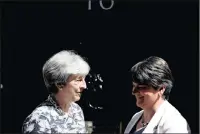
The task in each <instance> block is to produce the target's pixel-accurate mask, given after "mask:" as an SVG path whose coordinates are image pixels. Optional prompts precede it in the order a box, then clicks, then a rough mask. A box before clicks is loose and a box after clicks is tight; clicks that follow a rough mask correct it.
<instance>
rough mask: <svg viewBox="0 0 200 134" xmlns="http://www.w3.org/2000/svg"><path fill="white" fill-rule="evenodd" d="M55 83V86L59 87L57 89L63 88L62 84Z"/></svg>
mask: <svg viewBox="0 0 200 134" xmlns="http://www.w3.org/2000/svg"><path fill="white" fill-rule="evenodd" d="M55 85H56V87H57V88H58V89H59V90H62V89H63V87H64V86H63V85H61V84H55Z"/></svg>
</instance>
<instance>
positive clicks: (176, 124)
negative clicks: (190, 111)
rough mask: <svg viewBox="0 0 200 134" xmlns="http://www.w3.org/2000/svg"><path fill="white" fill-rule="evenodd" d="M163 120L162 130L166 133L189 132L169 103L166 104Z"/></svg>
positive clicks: (180, 116) (183, 119)
mask: <svg viewBox="0 0 200 134" xmlns="http://www.w3.org/2000/svg"><path fill="white" fill-rule="evenodd" d="M167 105H168V106H167V109H166V112H165V118H164V122H163V127H164V130H165V131H166V132H167V133H170V132H173V133H176V132H177V133H180V132H181V133H188V132H190V128H189V125H188V123H187V121H186V119H185V118H184V117H183V116H182V115H181V113H180V112H179V111H178V110H177V109H176V108H175V107H174V106H173V105H171V104H170V103H168V104H167Z"/></svg>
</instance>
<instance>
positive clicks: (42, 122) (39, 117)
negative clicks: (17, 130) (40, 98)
mask: <svg viewBox="0 0 200 134" xmlns="http://www.w3.org/2000/svg"><path fill="white" fill-rule="evenodd" d="M49 115H50V113H49V108H48V107H47V106H41V107H37V108H36V109H35V110H33V112H32V113H31V114H30V115H28V117H27V118H26V119H25V120H24V122H23V126H22V131H23V133H27V132H33V131H36V130H37V129H40V128H48V127H49V117H50V116H49Z"/></svg>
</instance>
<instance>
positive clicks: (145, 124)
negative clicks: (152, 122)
mask: <svg viewBox="0 0 200 134" xmlns="http://www.w3.org/2000/svg"><path fill="white" fill-rule="evenodd" d="M148 124H149V122H146V123H145V122H144V116H142V127H145V126H147V125H148Z"/></svg>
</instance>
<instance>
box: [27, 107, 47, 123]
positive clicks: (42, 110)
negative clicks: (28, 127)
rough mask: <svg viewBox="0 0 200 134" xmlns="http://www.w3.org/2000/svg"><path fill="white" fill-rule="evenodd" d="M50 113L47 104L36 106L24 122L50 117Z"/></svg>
mask: <svg viewBox="0 0 200 134" xmlns="http://www.w3.org/2000/svg"><path fill="white" fill-rule="evenodd" d="M49 115H50V108H49V107H47V106H41V107H37V108H35V109H34V110H33V111H32V113H31V114H29V115H28V117H27V118H26V119H25V121H24V123H26V122H30V121H33V120H36V121H37V120H43V119H48V117H49Z"/></svg>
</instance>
